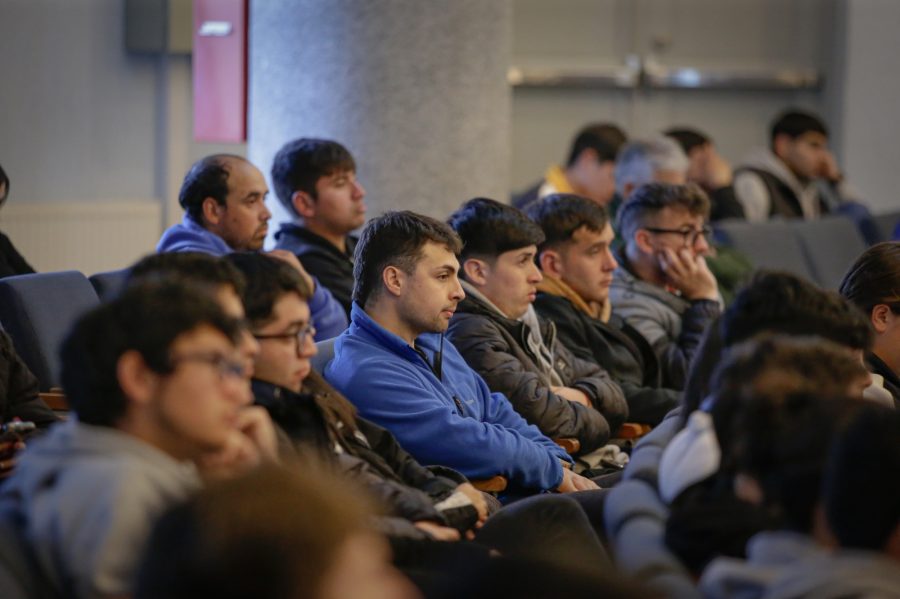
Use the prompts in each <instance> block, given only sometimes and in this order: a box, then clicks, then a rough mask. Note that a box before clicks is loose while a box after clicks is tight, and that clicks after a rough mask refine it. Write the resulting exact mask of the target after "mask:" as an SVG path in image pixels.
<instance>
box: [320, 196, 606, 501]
mask: <svg viewBox="0 0 900 599" xmlns="http://www.w3.org/2000/svg"><path fill="white" fill-rule="evenodd" d="M460 246H461V243H460V240H459V237H458V236H457V235H456V233H455V232H454V231H453V229H451V228H450V227H449V226H448V225H446V224H444V223H441V222H439V221H436V220H434V219H432V218H429V217H425V216H420V215H417V214H414V213H411V212H389V213H387V214H385V215H384V216H382V217H379V218H376V219H373V220H371V221H369V223H368V224H367V225H366V228H365V229H364V230H363V233H362V236H361V238H360V242H359V245H357V247H356V256H355V258H356V260H355V264H354V275H355V276H354V278H355V280H356V284H355V287H354V289H353V300H354V306H353V310H352V312H351V324H350V328H349V329H347V331H346V332H345V333H343V334H342V335H341V336H340V337H338V339H337V341H336V343H335V347H334V349H335V355H334V359H333V360H332V361H331V363H330V364H329V365H328V366H327V367H326V369H325V377H326V378H327V379H328V381H329V382H330V383H331V384H332V385H334V386H335V387H336V388H337V389H338V390H339V391H341V392H342V393H343V394H344V395H346V396H347V397H348V398H349V399H350V400H351V401H352V402H353V403H354V404H356V407H357V408H358V409H359V411H360V414H361V415H362V416H363V417H364V418H368V419H371V420H373V421H374V422H376V423H377V424H380V425H381V426H383V427H385V428H387V429H388V430H390V431H391V433H393V434H394V435H395V436H396V437H397V440H398V441H399V442H400V444H401V445H402V446H403V448H404V449H406V450H407V451H409V452H410V454H412V455H413V456H414V457H415V458H416V459H417V460H418V461H420V462H423V463H426V464H443V465H446V466H449V467H451V468H454V469H456V470H458V471H460V472H462V473H463V474H464V475H466V476H467V477H470V478H487V477H492V476H495V475H502V476H505V477H507V478H508V479H509V481H510V485H511V486H512V487H514V488H518V489H523V490H527V491H530V492H537V491H544V490H553V489H558V490H559V491H562V492H570V491H577V490H581V489H593V488H596V484H594V483H593V482H592V481H590V480H588V479H586V478H584V477H581V476H579V475H577V474H575V473H574V472H573V471H572V470H571V469H569V467H568V466H569V465H570V464H571V458H569V456H568V455H567V454H566V452H565V451H564V450H563V449H562V448H561V447H559V446H558V445H556V444H555V443H554V442H553V441H551V440H550V439H548V438H547V437H545V436H544V435H543V434H542V433H541V432H540V431H539V430H538V429H537V427H535V426H532V425H529V424H528V423H527V422H526V421H525V420H524V419H523V418H522V417H521V416H520V415H519V414H518V413H516V411H515V410H514V409H513V407H512V405H511V404H510V403H509V401H508V400H507V399H506V398H505V397H504V396H503V395H502V394H500V393H495V394H492V393H491V392H490V390H489V389H488V387H487V385H486V384H485V382H484V380H483V379H482V378H481V377H480V376H478V374H477V373H475V372H474V371H473V370H472V369H471V368H470V367H469V366H468V365H467V364H466V362H465V360H464V359H463V357H462V356H461V355H460V354H459V352H458V351H457V350H456V348H455V347H454V346H453V344H452V343H446V344H445V343H444V340H443V332H444V331H446V329H447V326H448V323H449V321H450V318H451V317H452V316H453V314H454V313H455V311H456V307H457V304H459V302H460V301H461V300H462V299H463V297H465V293H464V292H463V289H462V287H461V285H460V283H459V279H458V278H457V271H458V269H459V262H458V261H457V259H456V254H458V253H459V251H460V250H461V247H460Z"/></svg>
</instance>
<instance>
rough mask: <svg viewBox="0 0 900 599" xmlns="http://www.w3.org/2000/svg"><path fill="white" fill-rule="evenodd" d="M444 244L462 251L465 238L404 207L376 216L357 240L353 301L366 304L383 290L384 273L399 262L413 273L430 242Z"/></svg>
mask: <svg viewBox="0 0 900 599" xmlns="http://www.w3.org/2000/svg"><path fill="white" fill-rule="evenodd" d="M429 242H431V243H437V244H440V245H443V246H444V247H446V248H447V250H448V251H450V252H452V253H454V254H459V252H460V249H461V247H462V241H460V239H459V235H457V234H456V232H455V231H454V230H453V229H451V228H450V226H449V225H447V224H446V223H442V222H441V221H439V220H437V219H434V218H431V217H430V216H424V215H421V214H416V213H415V212H410V211H409V210H403V211H400V212H387V213H385V214H383V215H382V216H379V217H377V218H373V219H372V220H370V221H369V222H368V223H367V224H366V227H365V229H363V232H362V235H360V238H359V243H357V244H356V250H355V252H354V263H353V278H354V285H353V301H354V302H356V303H357V304H359V305H360V307H362V308H365V307H366V303H367V302H368V301H369V300H371V299H374V298H375V297H377V296H378V294H379V293H380V292H381V273H383V272H384V269H385V268H387V267H388V266H396V267H397V268H399V269H400V270H402V271H403V272H406V273H412V272H413V271H414V270H415V268H416V264H418V262H419V260H420V259H421V258H422V248H423V247H424V246H425V244H427V243H429Z"/></svg>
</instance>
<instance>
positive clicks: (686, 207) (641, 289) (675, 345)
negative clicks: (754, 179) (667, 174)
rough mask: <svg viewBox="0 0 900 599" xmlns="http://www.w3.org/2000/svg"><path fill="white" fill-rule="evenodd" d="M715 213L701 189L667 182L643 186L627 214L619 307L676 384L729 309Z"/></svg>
mask: <svg viewBox="0 0 900 599" xmlns="http://www.w3.org/2000/svg"><path fill="white" fill-rule="evenodd" d="M673 143H674V142H673ZM708 215H709V200H708V199H707V197H706V194H705V193H703V191H702V190H701V189H700V188H698V187H697V186H695V185H667V184H662V183H651V184H649V185H644V186H643V187H641V188H639V189H638V190H637V191H636V192H634V193H633V194H632V195H631V197H630V198H629V199H628V201H627V202H626V203H625V204H624V205H623V206H622V210H621V212H620V213H619V221H618V225H619V233H620V234H621V235H622V239H623V241H624V246H623V248H622V252H621V254H620V256H619V260H618V262H619V267H618V268H617V269H616V270H615V272H614V273H613V280H612V284H611V287H610V291H609V297H610V300H611V301H612V305H613V311H615V312H616V313H617V314H619V315H620V316H622V318H624V319H625V321H626V322H627V323H628V324H630V325H631V326H633V327H634V328H635V329H637V330H638V331H640V333H641V334H642V335H643V336H644V337H645V338H646V339H647V341H648V342H650V344H651V345H652V346H653V349H654V351H655V352H656V354H657V356H658V358H659V360H660V363H661V366H662V370H663V384H664V385H665V386H666V387H669V388H673V389H682V388H683V387H684V384H685V379H686V376H687V371H688V368H689V367H690V363H691V359H692V358H693V355H694V353H695V352H696V349H697V345H698V344H699V342H700V338H701V336H702V335H703V332H704V331H705V330H706V329H707V328H708V326H709V324H710V323H711V322H712V321H713V319H714V318H715V317H716V316H718V315H719V313H720V311H721V303H720V302H721V299H720V297H719V290H718V286H717V284H716V279H715V277H714V276H713V274H712V273H711V272H710V270H709V268H708V267H707V265H706V259H705V257H704V256H705V255H706V254H707V253H708V252H709V244H708V243H707V240H706V236H707V235H709V232H710V231H709V227H708V225H707V224H706V219H707V216H708Z"/></svg>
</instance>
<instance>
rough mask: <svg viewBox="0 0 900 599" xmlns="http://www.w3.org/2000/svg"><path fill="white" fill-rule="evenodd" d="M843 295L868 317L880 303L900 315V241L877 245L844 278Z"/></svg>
mask: <svg viewBox="0 0 900 599" xmlns="http://www.w3.org/2000/svg"><path fill="white" fill-rule="evenodd" d="M840 293H841V295H842V296H844V297H845V298H846V299H848V300H850V301H851V302H853V303H854V304H855V305H857V306H858V307H859V308H861V309H862V310H863V311H864V312H865V313H866V315H870V314H871V313H872V308H874V307H875V306H877V305H878V304H888V305H890V306H891V309H892V310H893V311H894V312H900V241H886V242H884V243H878V244H876V245H873V246H872V247H870V248H869V249H867V250H866V251H865V252H863V253H862V255H860V257H859V258H857V259H856V262H854V263H853V266H851V267H850V270H848V271H847V274H845V275H844V280H843V281H841V286H840Z"/></svg>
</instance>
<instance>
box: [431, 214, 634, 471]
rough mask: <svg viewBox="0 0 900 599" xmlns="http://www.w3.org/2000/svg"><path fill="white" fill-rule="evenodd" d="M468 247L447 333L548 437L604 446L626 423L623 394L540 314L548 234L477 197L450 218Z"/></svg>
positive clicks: (590, 447) (586, 448) (584, 448)
mask: <svg viewBox="0 0 900 599" xmlns="http://www.w3.org/2000/svg"><path fill="white" fill-rule="evenodd" d="M449 223H450V226H451V227H453V229H454V230H455V231H456V233H457V234H458V235H459V236H460V239H461V240H462V242H463V247H462V252H461V253H460V255H459V261H460V262H461V270H460V273H461V275H462V286H463V289H464V290H465V292H466V297H465V299H463V300H462V301H461V302H460V303H459V306H458V307H457V310H456V314H455V315H454V316H453V318H452V319H451V320H450V327H449V329H448V331H447V336H448V338H449V339H450V341H452V342H453V344H454V345H455V346H456V348H457V349H458V350H459V352H460V353H461V354H462V356H463V357H464V358H465V359H466V362H468V364H469V366H471V367H472V369H474V370H475V371H476V372H477V373H478V374H480V375H481V376H482V378H484V381H485V382H486V383H487V384H488V387H490V389H491V390H492V391H495V392H500V393H502V394H503V395H505V396H506V397H507V398H508V399H509V401H510V402H511V403H512V405H513V407H515V408H516V411H517V412H519V414H521V415H522V416H523V417H524V418H525V420H527V421H528V422H530V423H532V424H534V425H536V426H537V427H538V428H539V429H541V432H543V433H544V434H545V435H547V436H549V437H556V438H559V437H570V438H575V439H578V441H579V442H580V445H581V447H580V452H579V453H581V454H587V453H590V452H592V451H594V450H595V449H597V448H599V447H602V446H603V445H605V444H606V442H607V441H608V440H609V438H610V435H611V434H612V433H615V432H616V430H618V428H619V427H620V426H621V424H622V423H624V422H625V418H626V417H627V415H628V406H627V404H626V403H625V398H624V396H623V394H622V389H621V388H620V387H619V385H618V384H616V383H615V382H614V381H613V380H612V379H610V377H609V374H608V373H607V372H606V371H605V370H603V368H601V367H600V366H599V365H598V364H597V363H596V362H594V361H593V360H590V359H589V360H583V359H581V358H577V357H575V356H574V355H572V353H571V352H570V351H569V350H568V349H567V348H566V347H565V346H564V345H563V344H562V343H560V342H559V340H558V339H557V337H556V330H555V327H554V326H553V324H552V323H550V322H549V321H546V320H544V319H541V318H539V317H538V316H537V314H536V313H535V312H534V309H533V307H532V305H531V304H532V302H533V301H534V298H535V296H536V293H537V285H538V283H540V281H541V279H542V277H541V272H540V270H538V268H537V265H535V260H534V259H535V254H536V253H537V244H539V243H541V242H543V240H544V234H543V233H542V232H541V229H540V228H539V227H538V226H537V225H535V224H534V223H533V222H532V221H531V220H529V219H528V217H526V216H525V214H523V213H522V212H521V211H520V210H517V209H516V208H513V207H512V206H507V205H504V204H501V203H499V202H496V201H494V200H489V199H486V198H475V199H472V200H469V201H468V202H466V203H465V204H463V205H462V206H461V207H460V208H459V210H457V211H456V212H454V213H453V214H452V215H451V216H450V219H449Z"/></svg>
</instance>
